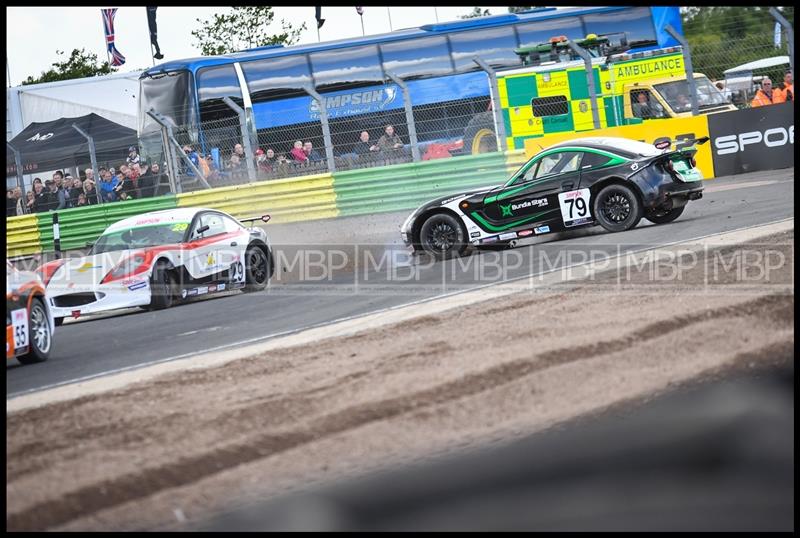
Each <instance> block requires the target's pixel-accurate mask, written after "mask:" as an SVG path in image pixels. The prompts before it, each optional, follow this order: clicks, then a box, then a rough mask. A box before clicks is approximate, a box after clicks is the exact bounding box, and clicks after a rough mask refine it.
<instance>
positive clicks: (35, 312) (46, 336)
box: [18, 297, 53, 364]
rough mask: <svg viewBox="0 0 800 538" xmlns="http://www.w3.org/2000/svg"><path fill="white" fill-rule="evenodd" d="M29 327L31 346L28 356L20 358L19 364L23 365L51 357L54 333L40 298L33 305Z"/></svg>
mask: <svg viewBox="0 0 800 538" xmlns="http://www.w3.org/2000/svg"><path fill="white" fill-rule="evenodd" d="M28 327H29V333H28V337H29V338H30V346H29V347H28V353H27V354H25V355H20V356H19V357H18V358H19V362H21V363H22V364H34V363H37V362H44V361H46V360H47V357H49V356H50V348H51V347H52V345H53V332H52V331H51V330H50V323H49V321H48V320H47V311H46V310H45V308H44V303H43V302H42V300H41V299H40V298H39V297H34V298H33V302H32V303H31V312H30V318H29V319H28Z"/></svg>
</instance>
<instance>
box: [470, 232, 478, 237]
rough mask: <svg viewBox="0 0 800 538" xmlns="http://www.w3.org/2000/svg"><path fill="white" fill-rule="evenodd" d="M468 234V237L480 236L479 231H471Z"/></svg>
mask: <svg viewBox="0 0 800 538" xmlns="http://www.w3.org/2000/svg"><path fill="white" fill-rule="evenodd" d="M469 236H470V237H480V236H481V233H480V232H472V233H471V234H469Z"/></svg>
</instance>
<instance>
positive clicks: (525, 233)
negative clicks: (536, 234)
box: [517, 230, 533, 237]
mask: <svg viewBox="0 0 800 538" xmlns="http://www.w3.org/2000/svg"><path fill="white" fill-rule="evenodd" d="M529 235H533V230H522V231H521V232H517V236H518V237H528V236H529Z"/></svg>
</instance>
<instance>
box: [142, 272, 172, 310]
mask: <svg viewBox="0 0 800 538" xmlns="http://www.w3.org/2000/svg"><path fill="white" fill-rule="evenodd" d="M175 287H176V286H175V277H174V276H173V275H172V272H171V271H169V270H168V269H167V266H166V264H164V263H159V264H158V265H156V267H155V268H153V274H152V276H151V277H150V304H149V305H148V306H147V307H146V308H147V309H148V310H162V309H164V308H169V307H170V306H172V305H173V303H174V302H175Z"/></svg>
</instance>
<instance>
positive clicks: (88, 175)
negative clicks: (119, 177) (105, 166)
mask: <svg viewBox="0 0 800 538" xmlns="http://www.w3.org/2000/svg"><path fill="white" fill-rule="evenodd" d="M83 172H84V174H86V179H88V180H91V181H94V170H92V169H91V168H87V169H86V170H84V171H83Z"/></svg>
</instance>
